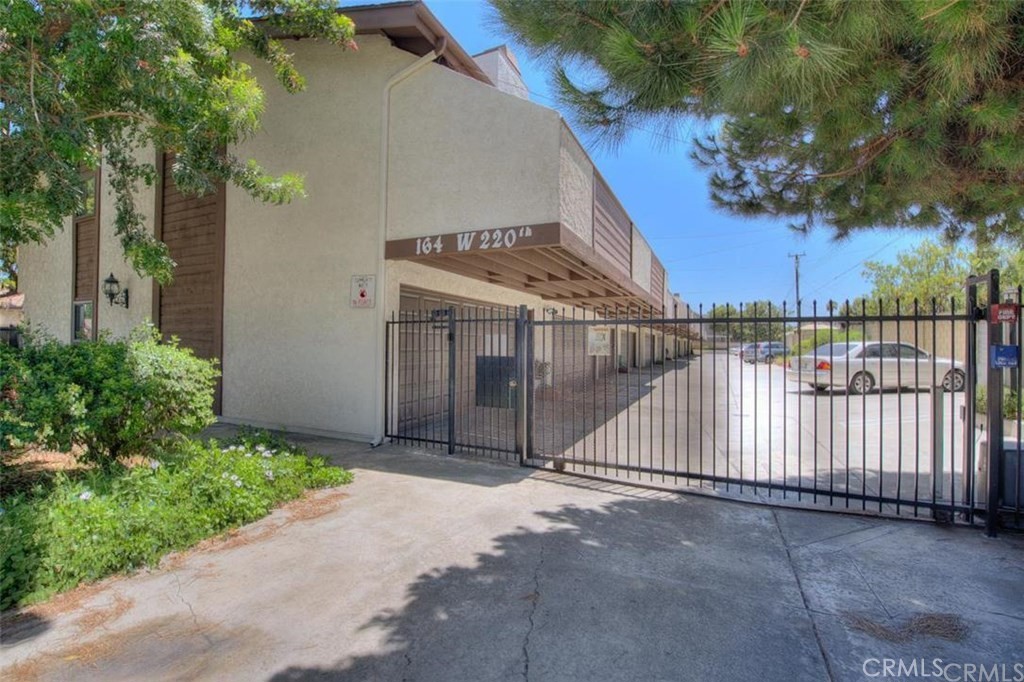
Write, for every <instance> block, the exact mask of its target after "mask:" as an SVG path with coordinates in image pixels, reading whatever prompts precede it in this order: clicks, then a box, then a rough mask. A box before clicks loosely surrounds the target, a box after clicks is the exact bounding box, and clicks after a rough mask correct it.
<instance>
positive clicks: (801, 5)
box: [786, 0, 956, 29]
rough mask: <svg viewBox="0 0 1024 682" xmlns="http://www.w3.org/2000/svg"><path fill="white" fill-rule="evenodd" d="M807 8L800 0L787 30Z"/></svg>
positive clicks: (802, 0)
mask: <svg viewBox="0 0 1024 682" xmlns="http://www.w3.org/2000/svg"><path fill="white" fill-rule="evenodd" d="M953 1H954V2H956V0H953ZM806 6H807V0H800V6H799V7H797V8H796V14H795V15H793V21H791V22H789V26H787V27H786V28H787V29H790V28H793V27H794V26H796V20H797V19H799V18H800V13H801V12H803V11H804V7H806Z"/></svg>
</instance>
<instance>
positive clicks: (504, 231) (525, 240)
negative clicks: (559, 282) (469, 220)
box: [386, 223, 559, 258]
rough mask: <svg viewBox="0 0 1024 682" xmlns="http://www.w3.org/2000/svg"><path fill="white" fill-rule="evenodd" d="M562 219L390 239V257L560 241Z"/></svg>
mask: <svg viewBox="0 0 1024 682" xmlns="http://www.w3.org/2000/svg"><path fill="white" fill-rule="evenodd" d="M558 231H559V225H558V223H549V224H545V225H519V226H516V227H499V228H494V229H486V230H470V231H468V232H453V233H449V234H436V235H428V236H425V237H415V238H412V239H397V240H394V241H389V242H388V243H387V249H386V256H387V257H388V258H423V257H429V256H446V255H451V254H458V253H471V252H486V251H507V250H510V249H516V248H523V247H529V246H549V245H554V244H558V236H559V232H558Z"/></svg>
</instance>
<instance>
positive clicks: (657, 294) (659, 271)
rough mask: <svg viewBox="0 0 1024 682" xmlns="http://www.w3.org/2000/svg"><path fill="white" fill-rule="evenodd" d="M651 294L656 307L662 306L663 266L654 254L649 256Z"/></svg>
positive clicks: (663, 299)
mask: <svg viewBox="0 0 1024 682" xmlns="http://www.w3.org/2000/svg"><path fill="white" fill-rule="evenodd" d="M651 295H652V296H653V297H654V298H655V300H656V301H657V306H656V307H657V308H663V307H664V305H665V303H664V301H665V266H664V265H662V264H661V261H659V260H658V258H657V257H656V256H653V255H652V256H651Z"/></svg>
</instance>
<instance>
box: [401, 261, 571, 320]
mask: <svg viewBox="0 0 1024 682" xmlns="http://www.w3.org/2000/svg"><path fill="white" fill-rule="evenodd" d="M403 284H404V285H406V286H411V287H417V288H420V289H427V290H429V291H436V292H439V293H442V294H449V295H452V296H459V297H462V298H470V299H476V300H479V301H485V302H487V303H493V304H495V305H502V306H518V305H526V306H528V307H529V308H530V309H532V310H535V311H540V310H541V309H542V308H544V307H545V306H551V305H554V304H552V303H546V302H545V301H544V300H543V299H542V298H540V297H539V296H532V295H530V294H524V293H522V292H519V291H516V290H514V289H509V288H508V287H502V286H498V285H497V284H489V283H487V282H481V281H479V280H475V279H470V278H469V277H462V276H460V275H456V274H453V273H450V272H445V271H444V270H438V269H437V268H431V267H428V266H426V265H421V264H419V263H414V262H412V261H392V262H391V263H389V264H388V280H387V287H386V307H385V308H384V311H385V313H386V315H387V319H391V314H392V313H397V311H398V309H399V305H400V298H399V293H400V292H399V290H400V289H401V286H402V285H403ZM556 307H558V308H561V307H562V306H560V305H559V306H556ZM537 319H540V312H538V313H537Z"/></svg>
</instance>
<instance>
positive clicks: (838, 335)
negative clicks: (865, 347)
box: [791, 329, 864, 355]
mask: <svg viewBox="0 0 1024 682" xmlns="http://www.w3.org/2000/svg"><path fill="white" fill-rule="evenodd" d="M862 338H864V335H863V334H862V333H861V331H860V330H859V329H846V330H839V329H836V330H831V331H830V330H828V329H819V330H817V331H816V332H814V335H813V336H812V335H810V334H806V333H801V334H800V343H798V344H797V345H796V347H795V348H793V349H792V350H791V354H792V355H810V354H811V353H812V352H813V351H814V349H815V348H817V347H818V346H821V345H823V344H826V343H845V342H847V341H851V342H852V341H860V340H861V339H862Z"/></svg>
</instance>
